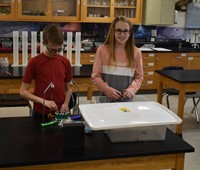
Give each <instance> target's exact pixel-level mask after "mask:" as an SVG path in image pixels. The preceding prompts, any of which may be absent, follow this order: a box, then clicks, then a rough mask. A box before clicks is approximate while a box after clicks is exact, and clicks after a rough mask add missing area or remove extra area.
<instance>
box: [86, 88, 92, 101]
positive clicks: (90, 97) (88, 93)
mask: <svg viewBox="0 0 200 170" xmlns="http://www.w3.org/2000/svg"><path fill="white" fill-rule="evenodd" d="M87 100H92V86H88V88H87Z"/></svg>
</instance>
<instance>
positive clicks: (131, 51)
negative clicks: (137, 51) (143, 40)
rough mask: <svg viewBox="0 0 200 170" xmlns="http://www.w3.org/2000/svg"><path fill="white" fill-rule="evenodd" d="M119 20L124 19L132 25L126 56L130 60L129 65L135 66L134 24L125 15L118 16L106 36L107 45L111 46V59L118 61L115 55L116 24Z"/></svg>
mask: <svg viewBox="0 0 200 170" xmlns="http://www.w3.org/2000/svg"><path fill="white" fill-rule="evenodd" d="M119 21H123V22H126V23H128V25H129V26H130V36H129V39H128V40H127V42H126V45H125V48H126V57H127V60H128V66H129V67H134V45H135V43H134V37H133V25H132V23H131V21H130V20H129V19H128V18H126V17H124V16H117V17H116V18H115V19H114V20H113V22H112V23H111V25H110V28H109V32H108V35H107V37H106V40H105V42H104V44H105V45H108V48H109V53H110V61H109V63H111V62H112V61H114V62H115V61H116V56H115V24H116V23H117V22H119Z"/></svg>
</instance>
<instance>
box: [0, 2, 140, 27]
mask: <svg viewBox="0 0 200 170" xmlns="http://www.w3.org/2000/svg"><path fill="white" fill-rule="evenodd" d="M142 2H143V0H125V1H124V0H82V1H81V0H34V1H33V0H0V20H7V21H10V20H18V21H45V22H51V21H53V22H77V21H79V22H95V23H97V22H98V23H101V22H103V23H110V22H112V20H113V19H114V17H116V16H118V15H124V16H127V17H128V18H130V20H131V21H132V22H133V23H138V24H140V23H141V16H142V15H141V14H142Z"/></svg>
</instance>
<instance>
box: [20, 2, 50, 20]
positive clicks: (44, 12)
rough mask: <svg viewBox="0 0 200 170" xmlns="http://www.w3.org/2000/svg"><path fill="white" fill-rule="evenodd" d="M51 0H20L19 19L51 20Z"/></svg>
mask: <svg viewBox="0 0 200 170" xmlns="http://www.w3.org/2000/svg"><path fill="white" fill-rule="evenodd" d="M50 11H51V0H18V19H19V20H26V21H50V19H51V18H50Z"/></svg>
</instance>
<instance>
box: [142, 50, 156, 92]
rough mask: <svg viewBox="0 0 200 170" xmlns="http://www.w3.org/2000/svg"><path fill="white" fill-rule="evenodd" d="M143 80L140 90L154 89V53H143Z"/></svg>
mask: <svg viewBox="0 0 200 170" xmlns="http://www.w3.org/2000/svg"><path fill="white" fill-rule="evenodd" d="M142 55H143V70H144V80H143V82H142V85H141V89H154V69H155V57H156V53H153V52H152V53H143V54H142Z"/></svg>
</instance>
